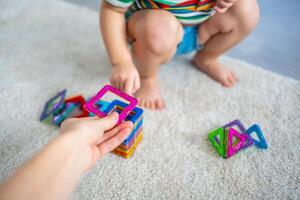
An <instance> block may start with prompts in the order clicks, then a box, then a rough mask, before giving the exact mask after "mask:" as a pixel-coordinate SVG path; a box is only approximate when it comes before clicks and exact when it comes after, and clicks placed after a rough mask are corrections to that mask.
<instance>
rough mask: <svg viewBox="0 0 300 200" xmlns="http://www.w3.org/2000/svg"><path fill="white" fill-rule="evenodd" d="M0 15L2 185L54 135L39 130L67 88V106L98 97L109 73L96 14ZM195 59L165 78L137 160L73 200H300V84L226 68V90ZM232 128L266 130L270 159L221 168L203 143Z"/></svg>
mask: <svg viewBox="0 0 300 200" xmlns="http://www.w3.org/2000/svg"><path fill="white" fill-rule="evenodd" d="M0 8H1V11H0V101H1V104H0V113H1V114H0V153H1V155H0V180H2V181H3V180H4V178H5V177H6V176H7V175H8V174H10V173H12V171H13V170H15V169H16V168H17V167H19V166H20V165H21V164H22V163H23V162H24V161H25V160H27V159H28V158H30V157H31V156H32V155H33V154H34V153H35V152H36V151H38V150H39V149H41V148H42V146H43V145H44V144H46V143H47V142H48V141H50V140H51V139H52V138H54V137H55V136H56V135H57V133H58V129H57V128H55V127H52V126H48V125H46V124H43V123H40V122H39V121H38V118H39V114H40V112H41V110H42V107H43V105H44V103H45V101H46V100H48V99H49V98H50V97H51V96H53V95H54V94H56V93H57V92H58V91H60V90H62V89H64V88H67V89H68V95H69V96H71V95H76V94H78V93H82V94H83V95H84V96H86V97H87V96H90V95H92V94H94V93H96V92H97V91H98V89H100V88H101V87H102V86H103V85H104V84H105V83H107V82H108V76H109V72H110V68H109V63H108V60H107V56H106V53H105V50H104V47H103V44H102V42H101V39H100V33H99V29H98V14H97V13H95V12H93V11H90V10H88V9H85V8H81V7H76V6H75V5H72V4H68V3H65V2H62V1H57V0H51V1H39V0H27V1H17V0H10V1H6V0H0ZM112 24H113V22H112ZM189 58H190V57H189V56H187V57H181V58H176V59H174V60H173V61H172V62H170V63H169V64H167V65H165V66H163V68H162V69H161V71H160V77H159V79H160V84H161V87H162V91H163V94H164V97H165V100H166V102H167V109H166V110H164V111H162V112H150V111H146V113H145V115H144V118H145V120H144V140H143V141H142V143H141V144H140V145H139V146H138V148H137V150H136V152H135V153H134V155H133V157H132V158H130V159H128V160H125V159H123V158H120V157H117V156H115V155H113V154H109V155H108V156H106V157H105V158H104V159H103V160H101V161H99V162H98V163H97V166H96V167H95V168H94V169H93V170H92V171H90V172H89V173H88V174H86V176H84V177H83V178H82V179H81V181H80V183H79V185H78V187H77V188H76V189H75V191H74V193H73V194H72V196H71V199H256V198H257V199H299V198H300V191H299V188H300V158H299V157H300V146H299V143H300V139H299V138H300V82H297V81H295V80H292V79H288V78H286V77H282V76H279V75H276V74H273V73H271V72H268V71H264V70H262V69H260V68H258V67H256V66H253V65H250V64H247V63H244V62H242V61H237V60H233V59H230V58H223V60H222V61H223V63H224V64H225V65H227V66H228V67H231V68H233V69H234V70H235V71H236V73H237V74H238V76H239V78H240V82H239V84H238V85H237V86H236V87H234V88H232V89H224V88H222V87H221V86H220V85H219V84H217V83H216V82H214V81H212V80H211V79H209V78H208V77H207V76H206V75H204V74H202V73H200V72H198V71H197V70H195V69H194V68H193V67H192V66H190V64H189V62H188V60H189ZM282 67H284V66H282ZM236 118H239V119H240V120H241V121H242V122H244V124H245V125H246V126H247V127H249V126H250V125H251V124H253V123H258V124H260V125H261V127H262V129H263V131H264V134H265V137H266V140H267V142H268V143H269V149H268V150H258V149H256V148H254V147H252V148H249V149H247V150H245V151H243V152H240V153H239V154H238V155H236V156H234V157H232V158H230V159H228V160H226V159H223V158H220V157H219V156H218V155H217V153H216V151H215V150H214V149H213V148H212V146H211V144H210V143H209V141H208V140H207V134H208V132H209V131H211V130H212V129H214V128H217V127H219V126H221V125H223V124H225V123H227V122H229V121H230V120H233V119H236ZM53 164H55V165H59V164H60V163H53ZM29 184H30V183H29Z"/></svg>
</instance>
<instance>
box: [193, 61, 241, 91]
mask: <svg viewBox="0 0 300 200" xmlns="http://www.w3.org/2000/svg"><path fill="white" fill-rule="evenodd" d="M192 64H193V65H195V66H196V67H197V68H198V69H199V70H201V71H202V72H204V73H206V74H207V75H208V76H210V77H211V78H212V79H214V80H216V81H218V82H219V83H221V84H222V85H223V86H224V87H232V86H234V85H235V84H236V82H237V78H236V76H235V74H234V72H233V71H232V70H230V69H227V68H226V67H224V66H223V65H221V64H220V63H219V61H218V60H217V59H203V58H200V57H198V56H197V55H196V56H195V57H194V59H193V60H192Z"/></svg>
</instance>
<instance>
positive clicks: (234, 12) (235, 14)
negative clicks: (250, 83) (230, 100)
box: [193, 0, 259, 87]
mask: <svg viewBox="0 0 300 200" xmlns="http://www.w3.org/2000/svg"><path fill="white" fill-rule="evenodd" d="M258 20H259V7H258V5H257V2H256V0H239V1H237V2H236V3H235V4H234V5H233V6H232V7H231V8H229V9H228V11H227V12H226V13H224V14H218V13H217V14H215V15H214V16H212V17H211V18H210V19H209V20H207V21H206V22H204V23H203V24H201V25H200V30H199V40H200V43H202V44H204V47H203V49H201V50H200V51H199V52H197V54H196V55H195V57H194V60H193V63H194V64H195V65H196V67H197V68H199V69H200V70H201V71H203V72H205V73H206V74H208V75H209V76H210V77H212V78H213V79H215V80H216V81H218V82H220V83H221V84H222V85H223V86H225V87H231V86H233V85H234V84H235V83H236V77H235V75H234V73H233V72H232V71H231V70H229V69H226V68H225V67H223V66H222V65H221V64H220V63H219V61H218V58H219V56H220V55H222V54H223V53H224V52H225V51H227V50H228V49H230V48H232V47H233V46H235V45H236V44H237V43H239V42H240V41H241V40H242V39H244V38H245V37H246V36H247V35H248V34H249V33H250V32H251V31H252V30H253V28H254V27H255V26H256V24H257V22H258Z"/></svg>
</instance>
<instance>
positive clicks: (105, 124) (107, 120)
mask: <svg viewBox="0 0 300 200" xmlns="http://www.w3.org/2000/svg"><path fill="white" fill-rule="evenodd" d="M118 120H119V114H118V113H117V112H113V113H111V114H110V115H108V116H107V117H104V118H101V119H99V123H100V127H101V128H102V130H103V131H104V132H105V131H108V130H110V129H112V128H113V127H114V126H115V125H116V124H117V122H118Z"/></svg>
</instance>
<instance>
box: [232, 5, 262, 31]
mask: <svg viewBox="0 0 300 200" xmlns="http://www.w3.org/2000/svg"><path fill="white" fill-rule="evenodd" d="M233 13H234V15H235V17H236V19H237V20H238V22H237V23H238V26H239V29H240V30H241V31H242V32H244V33H249V32H251V31H252V30H253V29H254V28H255V27H256V25H257V24H258V22H259V7H258V4H257V1H256V0H240V1H239V2H238V3H237V5H236V6H235V8H234V12H233Z"/></svg>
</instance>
